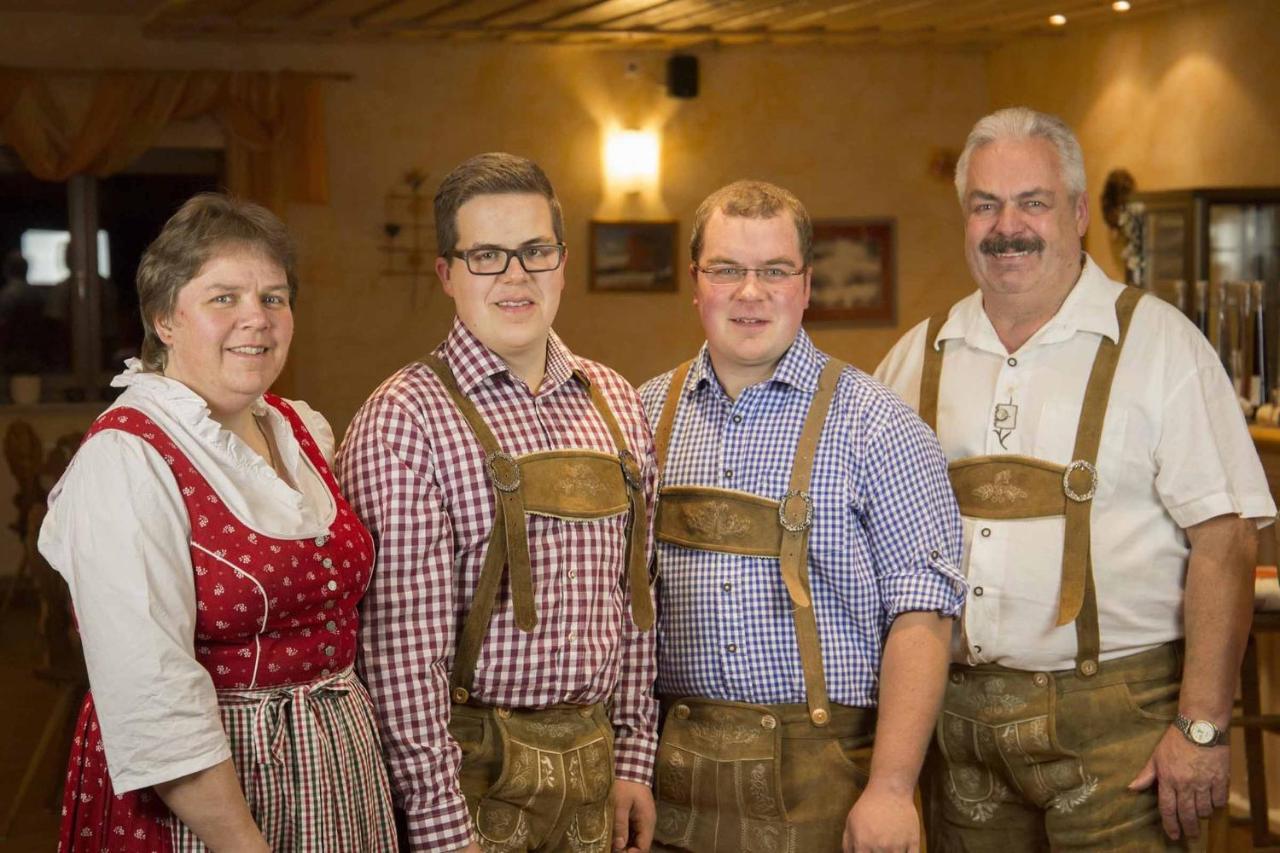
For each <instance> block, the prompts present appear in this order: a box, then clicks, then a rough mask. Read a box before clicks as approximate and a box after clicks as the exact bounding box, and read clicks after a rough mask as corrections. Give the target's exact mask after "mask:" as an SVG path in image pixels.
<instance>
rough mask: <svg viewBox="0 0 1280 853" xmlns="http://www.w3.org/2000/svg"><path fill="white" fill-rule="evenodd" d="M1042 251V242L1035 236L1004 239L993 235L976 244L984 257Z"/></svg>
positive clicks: (1043, 243) (1043, 248) (1043, 247)
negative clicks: (1006, 253)
mask: <svg viewBox="0 0 1280 853" xmlns="http://www.w3.org/2000/svg"><path fill="white" fill-rule="evenodd" d="M1044 250H1045V242H1044V240H1043V239H1042V238H1040V237H1037V236H1035V235H1032V236H1030V237H1005V236H1003V235H1000V234H995V235H993V236H991V237H988V238H986V239H985V240H983V241H982V242H981V243H979V244H978V251H980V252H982V254H984V255H1003V254H1004V253H1005V252H1036V253H1040V252H1043V251H1044Z"/></svg>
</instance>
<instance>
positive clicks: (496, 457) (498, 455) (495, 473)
mask: <svg viewBox="0 0 1280 853" xmlns="http://www.w3.org/2000/svg"><path fill="white" fill-rule="evenodd" d="M484 464H485V465H486V466H487V467H488V468H489V480H490V481H491V482H492V483H493V485H494V486H495V487H497V489H498V490H499V491H503V492H514V491H515V490H516V489H518V488H520V464H519V463H518V462H516V460H515V459H514V458H512V457H511V455H510V454H507V453H503V452H502V451H501V450H495V451H494V452H493V453H490V454H489V455H488V456H487V457H486V458H485V460H484Z"/></svg>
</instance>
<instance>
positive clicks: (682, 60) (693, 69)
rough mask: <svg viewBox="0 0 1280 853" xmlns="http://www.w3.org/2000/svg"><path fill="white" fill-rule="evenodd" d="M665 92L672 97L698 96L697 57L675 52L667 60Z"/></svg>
mask: <svg viewBox="0 0 1280 853" xmlns="http://www.w3.org/2000/svg"><path fill="white" fill-rule="evenodd" d="M667 94H668V95H670V96H671V97H673V98H696V97H698V57H696V56H689V55H688V54H684V53H677V54H675V55H674V56H672V57H671V58H670V59H668V60H667Z"/></svg>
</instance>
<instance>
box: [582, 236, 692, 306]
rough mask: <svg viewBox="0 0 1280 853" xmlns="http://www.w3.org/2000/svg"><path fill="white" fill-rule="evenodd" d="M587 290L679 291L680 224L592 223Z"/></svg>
mask: <svg viewBox="0 0 1280 853" xmlns="http://www.w3.org/2000/svg"><path fill="white" fill-rule="evenodd" d="M590 228H591V233H590V241H589V242H590V252H591V272H590V275H589V277H588V279H587V289H588V290H597V291H603V292H612V291H628V290H637V291H645V292H654V291H664V290H676V230H677V228H676V223H675V222H674V221H670V222H667V221H659V222H640V221H628V222H602V221H599V220H592V221H591V226H590Z"/></svg>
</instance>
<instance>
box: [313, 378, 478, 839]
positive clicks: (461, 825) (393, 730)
mask: <svg viewBox="0 0 1280 853" xmlns="http://www.w3.org/2000/svg"><path fill="white" fill-rule="evenodd" d="M432 464H433V463H432V453H431V447H430V445H429V442H428V440H427V437H426V433H425V431H424V429H423V427H422V426H421V425H420V424H419V423H418V422H417V421H416V420H415V418H414V417H413V415H412V414H410V413H409V412H408V411H407V410H406V409H405V408H404V407H402V406H401V405H399V404H398V403H397V402H396V401H394V400H391V399H388V398H386V397H380V396H375V397H373V398H372V399H370V401H369V402H367V403H366V404H365V406H364V408H363V409H361V411H360V412H359V414H357V415H356V419H355V421H354V422H353V423H352V425H351V428H350V430H349V431H348V433H347V437H346V439H345V440H344V442H343V445H342V450H341V453H340V454H339V461H338V466H339V478H340V480H341V483H342V488H343V491H344V493H345V494H346V496H347V498H348V500H350V502H351V505H352V507H353V508H354V510H355V512H356V514H357V515H358V516H359V517H360V520H361V521H362V522H364V524H365V525H366V526H367V527H368V528H369V532H370V533H371V534H372V535H373V538H374V542H375V544H376V547H377V560H376V563H375V565H374V572H373V578H372V580H371V582H370V585H369V589H368V591H367V592H366V594H365V598H364V602H363V604H362V607H361V620H362V624H361V632H360V650H359V656H358V659H357V666H358V668H359V670H360V674H361V676H362V677H363V678H364V680H365V683H366V684H367V685H368V687H369V693H370V694H371V696H372V698H373V703H374V707H375V710H376V715H377V719H378V727H379V730H380V733H381V735H382V742H383V744H384V747H385V750H386V759H387V766H388V769H389V771H390V776H391V783H392V790H393V793H394V795H395V799H396V802H397V804H398V805H399V806H400V807H401V808H403V809H404V812H405V815H406V818H407V821H408V831H409V839H408V840H409V844H410V847H411V848H412V849H413V850H422V851H427V850H432V851H435V850H453V849H457V848H461V847H464V846H466V844H467V843H468V842H469V841H470V840H471V820H470V816H469V814H468V812H467V805H466V801H465V800H464V799H463V796H462V792H461V789H460V788H459V785H458V769H459V767H460V765H461V761H462V753H461V750H460V749H459V747H458V744H457V743H456V742H455V741H454V740H453V738H452V737H451V736H450V734H449V730H448V725H449V711H450V709H449V672H448V668H447V666H446V663H447V661H448V659H449V657H450V656H451V655H452V654H453V646H454V642H455V641H454V637H455V634H456V630H457V626H456V621H457V620H456V617H455V615H454V600H453V586H454V578H453V533H452V528H451V525H450V522H449V516H448V513H447V511H446V509H445V506H444V498H443V495H442V494H441V491H440V489H439V487H438V486H437V485H436V483H435V478H434V476H433V473H432V472H433V468H432Z"/></svg>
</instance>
